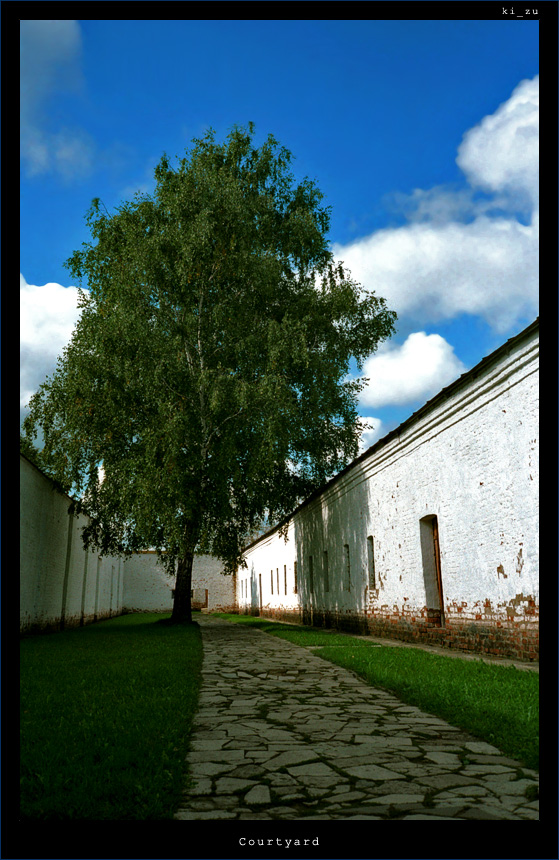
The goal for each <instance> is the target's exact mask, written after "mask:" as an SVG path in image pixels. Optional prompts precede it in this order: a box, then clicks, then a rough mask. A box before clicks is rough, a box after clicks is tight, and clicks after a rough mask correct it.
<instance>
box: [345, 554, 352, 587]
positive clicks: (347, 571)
mask: <svg viewBox="0 0 559 860" xmlns="http://www.w3.org/2000/svg"><path fill="white" fill-rule="evenodd" d="M344 557H345V558H344V561H345V574H346V588H347V590H348V591H351V567H350V565H349V544H347V543H346V544H344Z"/></svg>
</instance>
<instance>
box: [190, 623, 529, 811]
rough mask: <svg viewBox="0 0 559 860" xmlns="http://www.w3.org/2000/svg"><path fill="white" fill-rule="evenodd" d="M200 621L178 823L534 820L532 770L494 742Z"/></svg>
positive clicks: (342, 672)
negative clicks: (200, 653) (188, 781)
mask: <svg viewBox="0 0 559 860" xmlns="http://www.w3.org/2000/svg"><path fill="white" fill-rule="evenodd" d="M199 624H200V628H201V631H202V637H203V643H204V662H203V670H202V689H201V694H200V706H199V711H198V714H197V717H196V721H195V730H194V733H193V737H192V743H191V751H190V753H189V756H188V762H189V767H190V773H191V776H192V778H193V779H194V785H193V786H192V787H191V788H190V790H188V791H187V792H185V794H184V796H183V802H182V804H181V807H180V809H179V810H178V811H177V813H176V815H175V817H176V818H177V819H179V820H193V819H209V820H214V819H239V820H240V819H253V820H254V819H268V820H270V819H276V820H278V819H306V820H309V821H311V820H321V819H339V818H344V819H404V820H412V819H416V820H421V819H423V820H425V819H431V818H435V819H443V820H444V819H447V820H451V819H459V820H468V819H469V820H475V821H480V820H522V819H524V820H526V819H531V820H538V801H537V800H534V799H533V798H534V793H535V789H536V787H537V779H538V776H537V773H536V772H535V771H532V770H529V769H528V768H525V767H522V766H521V765H520V764H518V762H516V761H513V760H512V759H509V758H506V757H505V756H504V755H503V754H502V753H500V752H499V750H497V749H496V748H495V747H493V746H491V745H490V744H488V743H484V742H481V741H479V740H475V739H474V738H472V737H471V736H469V735H467V734H465V733H464V732H462V731H460V730H459V729H456V728H454V727H453V726H450V725H449V724H448V723H446V722H444V721H443V720H441V719H438V718H437V717H434V716H432V715H429V714H426V713H423V712H422V711H420V710H419V709H418V708H415V707H412V706H409V705H405V704H404V703H403V702H401V701H400V700H399V699H398V698H396V696H393V695H391V694H389V693H387V692H384V691H383V690H379V689H376V688H372V687H369V686H367V685H366V684H365V683H364V682H363V681H361V680H359V678H357V677H356V676H355V675H354V674H353V673H351V672H349V671H347V670H346V669H342V668H340V667H337V666H334V665H332V664H330V663H328V662H327V661H325V660H322V659H321V658H320V657H318V656H316V655H315V654H313V653H312V652H311V651H309V650H307V649H305V648H301V647H299V646H297V645H292V644H291V643H289V642H285V641H283V640H281V639H278V638H276V637H275V636H270V635H269V634H266V633H263V632H262V631H260V630H255V629H254V628H250V627H247V626H245V625H240V624H234V623H230V622H227V621H223V620H221V619H219V618H213V617H209V616H202V618H200V619H199ZM536 796H537V795H536Z"/></svg>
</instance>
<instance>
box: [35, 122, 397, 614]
mask: <svg viewBox="0 0 559 860" xmlns="http://www.w3.org/2000/svg"><path fill="white" fill-rule="evenodd" d="M253 138H254V127H253V125H252V124H249V126H248V128H247V129H244V128H240V127H235V128H233V130H232V131H231V132H230V134H229V135H228V137H227V139H226V140H225V142H223V143H218V142H217V141H216V139H215V132H214V131H213V130H209V131H208V132H207V133H206V134H205V135H204V137H202V138H201V139H195V140H194V141H193V146H192V147H191V149H190V150H189V151H187V153H186V156H185V157H184V158H182V159H180V160H179V162H178V164H177V166H175V167H173V166H172V165H171V162H170V160H169V158H168V157H167V155H165V154H164V155H163V156H162V158H161V160H160V162H159V164H158V165H157V167H156V169H155V179H156V188H155V191H154V192H153V194H152V195H148V194H140V193H138V194H137V195H136V196H135V197H134V199H133V200H132V201H131V202H125V203H123V204H121V205H120V206H118V207H117V209H116V211H115V212H114V213H113V214H109V212H107V211H106V210H105V208H104V206H102V204H101V202H100V201H99V200H98V199H95V200H93V202H92V205H91V208H90V210H89V211H88V213H87V216H86V221H87V224H88V227H89V230H90V232H91V236H92V239H93V241H92V242H88V243H85V244H84V245H83V246H82V248H81V250H78V251H76V252H75V253H74V254H73V255H72V256H71V257H70V259H69V260H68V261H67V262H66V264H65V265H66V266H67V268H68V269H69V271H70V272H71V274H72V276H73V277H74V278H76V279H77V280H78V282H79V283H80V284H82V283H83V280H84V279H85V281H86V282H87V287H88V290H87V291H86V290H80V294H79V304H80V307H81V316H80V319H79V322H78V324H77V326H76V329H75V331H74V334H73V336H72V339H71V341H70V342H69V344H68V345H67V347H66V348H65V349H64V351H63V354H62V355H61V357H60V358H59V360H58V365H57V368H56V371H55V373H54V375H53V376H52V377H50V378H48V379H47V380H46V382H45V383H44V384H43V385H42V386H41V387H40V389H39V390H38V391H37V393H36V394H35V395H34V396H33V398H32V400H31V403H30V413H29V415H28V416H27V418H26V420H25V422H24V430H25V434H26V436H27V439H28V440H29V441H30V442H31V441H33V440H34V439H35V437H36V433H37V429H38V428H39V427H40V428H42V432H43V436H44V447H43V450H42V452H41V460H42V463H43V464H44V465H45V466H46V467H47V468H48V469H49V471H50V473H51V474H52V475H53V477H55V478H56V479H57V480H58V481H59V482H60V483H61V484H62V485H63V486H65V487H67V488H68V489H70V488H72V490H73V492H74V495H75V497H76V498H77V499H79V501H77V502H76V504H77V507H78V508H79V509H83V510H85V511H86V512H87V513H88V514H89V516H90V518H91V525H90V526H89V527H88V528H86V529H85V530H84V541H85V542H86V544H88V545H89V544H93V545H95V546H97V547H99V549H100V550H101V551H103V552H106V553H109V552H110V553H124V554H126V553H132V552H135V551H137V550H139V549H142V548H146V547H155V548H156V549H157V550H158V552H159V553H160V555H161V557H162V558H163V559H164V561H165V563H166V565H167V567H168V569H169V570H170V571H171V570H174V568H175V566H176V565H177V562H178V568H177V585H176V590H175V603H174V611H173V619H174V620H176V621H184V620H189V618H190V576H191V568H192V558H193V554H194V552H195V551H196V552H206V553H211V554H213V555H215V556H217V557H219V558H220V559H222V560H223V562H224V565H225V569H226V570H228V571H232V570H234V569H235V567H236V566H237V565H238V564H239V562H240V560H241V551H242V545H243V540H244V539H245V538H246V535H247V534H248V533H249V532H251V531H252V530H254V528H256V527H258V524H259V523H260V522H261V521H262V520H263V519H264V518H265V517H267V518H268V521H270V522H273V521H277V520H278V519H279V518H280V517H284V516H286V515H287V514H288V513H289V512H290V511H291V510H293V508H294V507H295V506H296V505H297V504H298V503H299V502H300V501H301V500H302V499H303V498H304V497H305V496H306V495H308V494H309V493H310V492H311V491H312V490H314V489H315V488H316V487H317V486H319V485H320V484H322V483H323V482H324V481H325V480H326V479H328V478H329V477H330V476H332V475H333V474H335V473H336V472H337V471H339V469H340V468H342V467H343V466H344V465H346V464H347V463H348V462H349V461H350V460H351V459H353V458H354V457H355V456H356V454H357V452H358V439H359V431H360V425H359V418H358V414H357V396H358V393H359V391H360V389H361V387H362V386H363V384H364V382H363V380H361V379H352V378H350V375H349V362H350V359H351V358H354V359H355V360H356V361H357V365H358V367H359V368H360V369H362V365H363V361H364V360H365V358H366V357H367V356H369V355H370V354H371V353H372V352H374V351H375V350H376V348H377V346H378V344H379V343H380V342H382V341H383V340H384V339H386V338H387V337H389V336H390V335H391V334H392V333H393V331H394V322H395V319H396V314H395V313H394V312H393V311H391V310H388V309H387V307H386V303H385V300H384V299H383V298H380V297H377V296H376V295H374V293H371V292H367V291H366V290H365V289H364V288H363V287H361V286H359V285H358V284H356V283H355V282H354V281H353V280H352V279H351V277H350V276H349V274H348V273H347V272H345V271H344V268H343V265H342V264H336V263H335V261H334V258H333V255H332V252H331V250H330V247H329V242H328V239H327V233H328V230H329V225H330V210H329V208H327V207H325V206H323V205H322V203H321V201H322V199H323V195H322V194H321V192H320V190H319V189H318V187H317V185H316V183H315V182H314V181H311V180H309V179H308V178H306V179H304V180H303V181H302V182H299V183H297V182H296V181H295V178H294V176H293V173H292V171H291V169H290V163H291V160H292V156H291V154H290V152H289V151H288V150H287V149H285V148H284V147H282V146H280V145H279V143H278V142H277V141H276V140H275V138H274V137H273V136H272V135H270V136H268V138H267V140H266V141H265V143H264V144H262V145H261V146H260V147H259V148H257V147H255V146H254V143H253ZM101 465H102V474H101V475H100V474H99V467H100V466H101Z"/></svg>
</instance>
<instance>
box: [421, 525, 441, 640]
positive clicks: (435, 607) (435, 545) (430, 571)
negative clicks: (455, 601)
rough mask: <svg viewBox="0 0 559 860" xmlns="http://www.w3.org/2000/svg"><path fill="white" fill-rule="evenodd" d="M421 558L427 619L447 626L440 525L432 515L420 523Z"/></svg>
mask: <svg viewBox="0 0 559 860" xmlns="http://www.w3.org/2000/svg"><path fill="white" fill-rule="evenodd" d="M419 537H420V541H421V558H422V561H423V582H424V584H425V605H426V607H427V617H428V619H429V620H430V621H431V622H432V623H434V624H435V625H436V626H438V627H444V626H445V620H444V599H443V581H442V575H441V555H440V547H439V524H438V520H437V517H436V516H435V515H434V514H430V515H429V516H427V517H423V518H422V519H421V520H420V521H419Z"/></svg>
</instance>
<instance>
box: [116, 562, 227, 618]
mask: <svg viewBox="0 0 559 860" xmlns="http://www.w3.org/2000/svg"><path fill="white" fill-rule="evenodd" d="M221 570H222V565H221V562H220V561H219V560H218V559H216V558H213V557H212V556H209V555H196V556H194V563H193V565H192V593H193V594H192V607H193V608H194V609H208V611H212V610H215V611H231V610H234V609H235V581H234V577H232V576H224V575H222V573H221ZM174 587H175V577H170V576H168V575H167V573H166V572H165V569H164V568H163V566H162V564H161V563H160V562H159V560H158V558H157V553H156V552H155V551H151V550H147V551H145V552H140V553H136V554H135V555H133V556H132V557H131V558H130V559H127V560H126V561H125V562H124V599H123V606H124V608H125V609H126V610H127V611H134V612H163V611H168V612H170V611H171V610H172V608H173V589H174Z"/></svg>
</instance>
